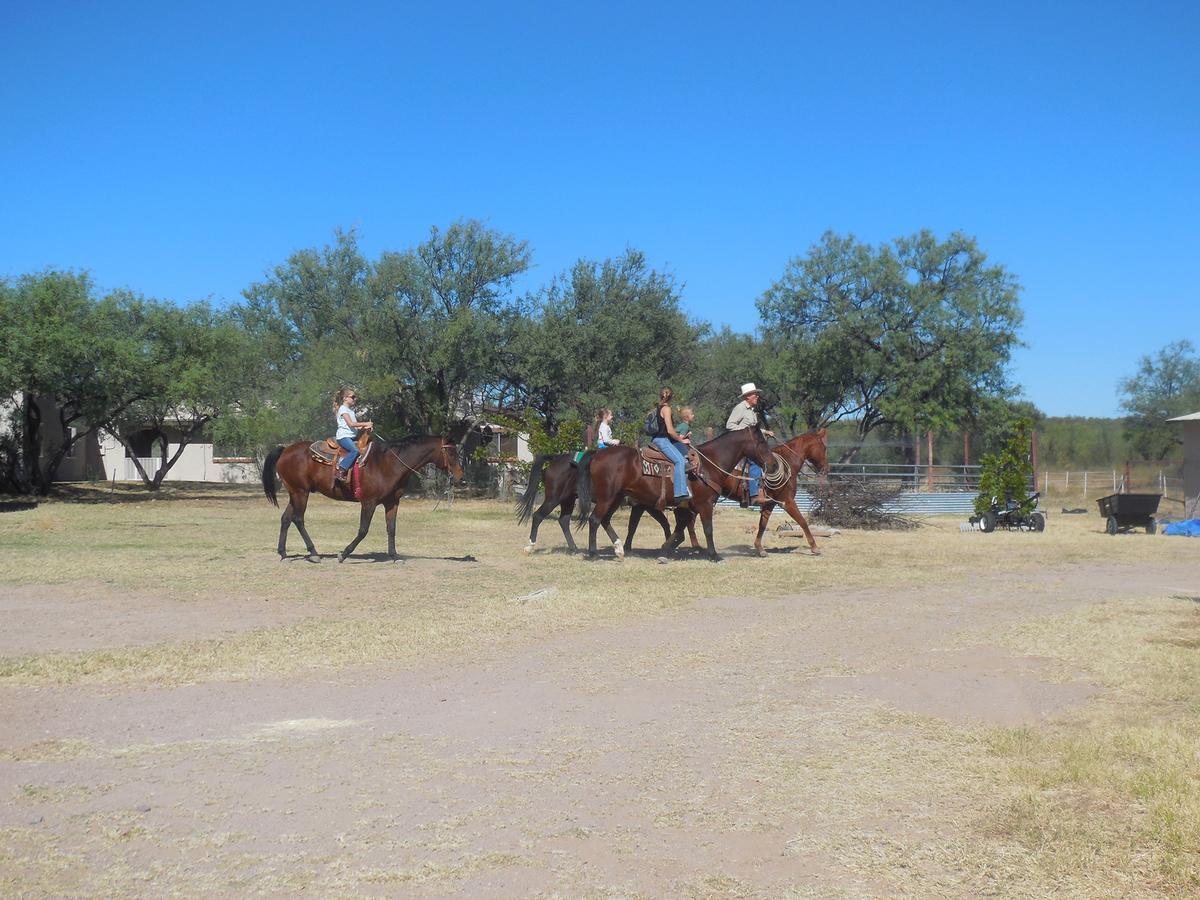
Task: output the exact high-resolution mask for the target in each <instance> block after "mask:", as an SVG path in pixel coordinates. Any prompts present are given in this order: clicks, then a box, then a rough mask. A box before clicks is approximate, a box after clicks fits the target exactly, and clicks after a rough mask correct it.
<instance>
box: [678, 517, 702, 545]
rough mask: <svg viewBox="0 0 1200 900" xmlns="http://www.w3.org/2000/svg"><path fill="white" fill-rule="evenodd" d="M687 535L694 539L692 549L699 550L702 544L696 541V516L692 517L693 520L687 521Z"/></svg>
mask: <svg viewBox="0 0 1200 900" xmlns="http://www.w3.org/2000/svg"><path fill="white" fill-rule="evenodd" d="M687 533H688V537H690V538H691V539H692V549H693V550H699V549H700V542H699V541H698V540H696V517H695V516H692V517H691V518H689V519H688V520H687ZM681 543H682V542H681Z"/></svg>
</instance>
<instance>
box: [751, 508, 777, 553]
mask: <svg viewBox="0 0 1200 900" xmlns="http://www.w3.org/2000/svg"><path fill="white" fill-rule="evenodd" d="M774 509H775V501H774V500H768V501H767V502H766V503H764V504H763V505H762V509H761V510H759V513H758V534H756V535H755V536H754V549H755V550H756V551H757V552H758V555H759V556H766V555H767V551H766V550H764V549H763V543H762V539H763V532H765V531H766V530H767V522H769V521H770V519H771V513H772V512H773V511H774Z"/></svg>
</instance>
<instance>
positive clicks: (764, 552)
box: [757, 547, 767, 557]
mask: <svg viewBox="0 0 1200 900" xmlns="http://www.w3.org/2000/svg"><path fill="white" fill-rule="evenodd" d="M757 553H758V555H759V556H762V557H765V556H766V555H767V551H766V550H764V549H763V548H762V547H759V548H758V550H757Z"/></svg>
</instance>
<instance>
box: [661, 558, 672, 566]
mask: <svg viewBox="0 0 1200 900" xmlns="http://www.w3.org/2000/svg"><path fill="white" fill-rule="evenodd" d="M669 562H670V560H669V559H667V558H666V557H665V556H660V557H659V558H658V564H659V565H660V566H665V565H666V564H667V563H669Z"/></svg>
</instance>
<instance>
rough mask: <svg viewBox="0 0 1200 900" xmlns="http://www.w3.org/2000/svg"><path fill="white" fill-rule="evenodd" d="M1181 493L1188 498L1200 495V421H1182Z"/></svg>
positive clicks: (1191, 498) (1192, 498)
mask: <svg viewBox="0 0 1200 900" xmlns="http://www.w3.org/2000/svg"><path fill="white" fill-rule="evenodd" d="M1181 424H1182V425H1183V493H1184V496H1185V497H1186V498H1187V499H1188V500H1194V499H1195V498H1196V497H1197V495H1200V422H1195V421H1194V422H1183V423H1181Z"/></svg>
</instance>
